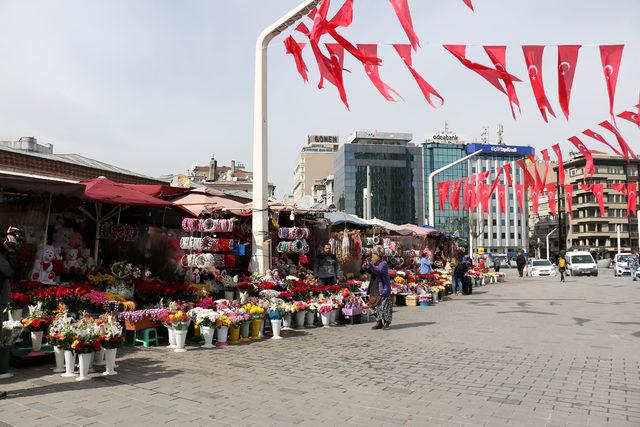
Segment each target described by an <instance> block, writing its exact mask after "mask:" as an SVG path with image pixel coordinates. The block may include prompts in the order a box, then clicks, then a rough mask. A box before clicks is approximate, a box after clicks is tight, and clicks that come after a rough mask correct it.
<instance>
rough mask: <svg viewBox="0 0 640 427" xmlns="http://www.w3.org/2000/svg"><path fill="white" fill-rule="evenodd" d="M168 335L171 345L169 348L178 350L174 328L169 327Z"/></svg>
mask: <svg viewBox="0 0 640 427" xmlns="http://www.w3.org/2000/svg"><path fill="white" fill-rule="evenodd" d="M167 333H168V334H169V345H168V346H167V348H176V336H175V332H174V330H173V327H172V326H167Z"/></svg>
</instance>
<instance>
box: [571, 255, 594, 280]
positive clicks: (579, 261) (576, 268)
mask: <svg viewBox="0 0 640 427" xmlns="http://www.w3.org/2000/svg"><path fill="white" fill-rule="evenodd" d="M565 258H566V260H567V275H568V276H583V275H587V276H597V275H598V266H597V265H596V262H595V260H594V259H593V256H591V253H590V252H587V251H574V252H567V253H566V254H565Z"/></svg>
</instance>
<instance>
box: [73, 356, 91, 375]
mask: <svg viewBox="0 0 640 427" xmlns="http://www.w3.org/2000/svg"><path fill="white" fill-rule="evenodd" d="M78 359H80V375H79V376H78V378H76V381H87V380H90V379H91V377H89V365H91V353H81V354H79V355H78Z"/></svg>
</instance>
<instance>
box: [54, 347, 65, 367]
mask: <svg viewBox="0 0 640 427" xmlns="http://www.w3.org/2000/svg"><path fill="white" fill-rule="evenodd" d="M53 354H54V356H55V358H56V367H55V368H53V372H54V373H56V374H61V373H62V372H64V350H63V349H62V348H60V347H58V346H55V347H53Z"/></svg>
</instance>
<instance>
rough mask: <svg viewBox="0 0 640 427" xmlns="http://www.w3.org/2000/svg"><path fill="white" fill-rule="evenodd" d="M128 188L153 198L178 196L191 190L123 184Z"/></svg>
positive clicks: (153, 185)
mask: <svg viewBox="0 0 640 427" xmlns="http://www.w3.org/2000/svg"><path fill="white" fill-rule="evenodd" d="M124 185H126V186H127V187H129V188H132V189H134V190H137V191H140V192H141V193H144V194H147V195H149V196H153V197H171V196H179V195H181V194H184V193H188V192H190V191H191V188H183V187H171V186H169V185H162V184H124Z"/></svg>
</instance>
